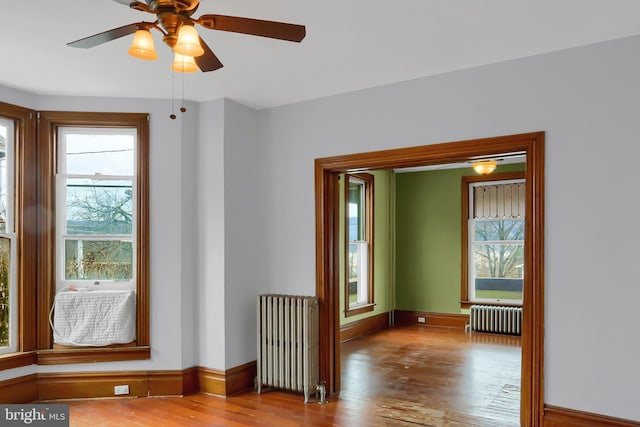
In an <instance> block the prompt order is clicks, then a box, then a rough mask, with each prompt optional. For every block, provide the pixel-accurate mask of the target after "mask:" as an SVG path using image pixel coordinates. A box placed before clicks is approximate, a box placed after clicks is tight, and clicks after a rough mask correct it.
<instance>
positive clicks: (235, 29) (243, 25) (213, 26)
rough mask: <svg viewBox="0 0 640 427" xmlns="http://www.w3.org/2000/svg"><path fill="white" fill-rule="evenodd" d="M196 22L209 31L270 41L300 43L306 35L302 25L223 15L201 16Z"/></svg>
mask: <svg viewBox="0 0 640 427" xmlns="http://www.w3.org/2000/svg"><path fill="white" fill-rule="evenodd" d="M196 22H197V23H198V24H200V25H202V26H203V27H205V28H208V29H210V30H219V31H230V32H232V33H242V34H250V35H253V36H261V37H269V38H272V39H280V40H287V41H290V42H300V41H302V39H303V38H304V36H305V35H306V29H305V26H304V25H296V24H287V23H284V22H274V21H263V20H261V19H251V18H240V17H237V16H225V15H202V16H201V17H200V18H198V19H197V20H196Z"/></svg>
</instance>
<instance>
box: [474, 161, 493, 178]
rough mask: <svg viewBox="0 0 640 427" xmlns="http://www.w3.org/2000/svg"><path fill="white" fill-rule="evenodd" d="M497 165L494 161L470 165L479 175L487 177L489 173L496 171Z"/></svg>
mask: <svg viewBox="0 0 640 427" xmlns="http://www.w3.org/2000/svg"><path fill="white" fill-rule="evenodd" d="M497 165H498V164H497V163H496V162H495V161H494V160H482V161H479V162H475V163H472V164H471V167H472V168H473V170H474V171H476V173H478V174H480V175H489V174H490V173H491V172H493V171H494V170H496V166H497Z"/></svg>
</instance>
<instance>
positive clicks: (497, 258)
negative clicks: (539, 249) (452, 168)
mask: <svg viewBox="0 0 640 427" xmlns="http://www.w3.org/2000/svg"><path fill="white" fill-rule="evenodd" d="M485 179H486V178H485ZM492 179H493V180H492V181H481V182H467V183H466V187H467V191H466V192H463V193H466V194H463V196H464V197H468V204H466V205H467V207H468V209H466V210H465V212H464V215H465V220H466V227H467V233H465V234H466V236H467V237H466V239H467V245H466V251H467V253H466V255H467V256H466V257H464V258H465V260H466V262H465V264H466V266H467V279H468V281H467V287H468V289H467V292H468V293H467V297H468V298H466V300H468V301H469V302H480V303H483V302H484V303H502V304H522V286H523V283H524V233H525V217H524V215H525V206H524V201H525V183H524V179H510V180H497V179H496V177H493V178H492ZM463 301H465V298H464V295H463Z"/></svg>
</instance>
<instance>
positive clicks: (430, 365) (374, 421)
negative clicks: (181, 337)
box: [69, 326, 520, 427]
mask: <svg viewBox="0 0 640 427" xmlns="http://www.w3.org/2000/svg"><path fill="white" fill-rule="evenodd" d="M341 351H342V355H341V357H342V363H341V367H342V392H341V393H340V397H339V398H338V397H335V396H334V397H331V398H330V401H329V403H327V404H325V405H319V404H317V403H310V404H307V405H305V404H304V402H303V397H302V395H299V394H294V393H287V392H280V391H271V392H267V393H263V394H261V395H257V394H256V393H255V392H253V391H247V392H244V393H240V394H238V395H235V396H232V397H229V398H226V399H224V398H219V397H214V396H209V395H205V394H195V395H189V396H185V397H183V398H149V399H146V398H141V399H110V400H94V401H73V402H69V405H70V418H71V426H191V425H193V426H198V425H199V426H283V427H286V426H291V427H293V426H349V427H351V426H415V425H424V426H447V427H449V426H491V427H496V426H500V427H502V426H504V427H507V426H517V425H519V411H520V406H519V405H520V403H519V399H520V339H519V337H508V336H498V335H485V334H473V335H465V334H464V332H462V331H458V330H453V329H447V328H435V327H419V326H416V327H404V328H398V329H389V330H386V331H383V332H381V333H377V334H374V335H369V336H366V337H362V338H359V339H355V340H352V341H349V342H347V343H344V344H342V348H341Z"/></svg>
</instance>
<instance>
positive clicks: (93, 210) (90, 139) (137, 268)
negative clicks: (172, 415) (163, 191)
mask: <svg viewBox="0 0 640 427" xmlns="http://www.w3.org/2000/svg"><path fill="white" fill-rule="evenodd" d="M148 120H149V119H148V115H147V114H142V113H76V112H52V111H48V112H42V113H40V115H39V120H38V139H39V142H38V156H39V162H38V170H39V172H38V173H39V176H38V194H39V196H38V197H39V204H40V206H42V207H43V209H42V210H41V212H40V216H39V226H40V228H41V230H44V231H42V232H41V233H39V237H38V239H39V240H38V258H39V260H40V262H39V263H38V277H39V280H38V295H39V296H41V298H40V300H39V301H38V315H37V325H36V326H37V346H38V347H37V348H39V349H50V348H52V347H53V343H52V331H51V327H50V325H49V310H50V309H51V306H52V304H53V301H54V295H55V293H56V291H58V290H60V289H62V288H63V287H65V286H68V285H70V284H74V285H80V286H85V285H93V284H95V283H98V284H99V285H100V287H101V289H114V288H115V289H132V290H134V291H135V297H136V342H135V343H132V344H131V345H130V346H127V347H119V348H118V349H117V350H116V349H109V350H111V351H105V352H102V353H94V354H91V355H90V361H110V360H134V359H148V358H149V356H150V351H149V347H148V346H149V202H148V200H149V199H148V197H149V196H148V193H149V164H148V162H149V123H148ZM51 212H53V213H54V215H51V214H49V213H51ZM82 350H83V349H75V348H71V349H66V348H65V349H56V350H55V351H52V352H43V353H39V354H38V363H39V364H58V363H80V362H83V361H87V360H89V359H88V358H89V356H87V355H86V353H83V351H82Z"/></svg>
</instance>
